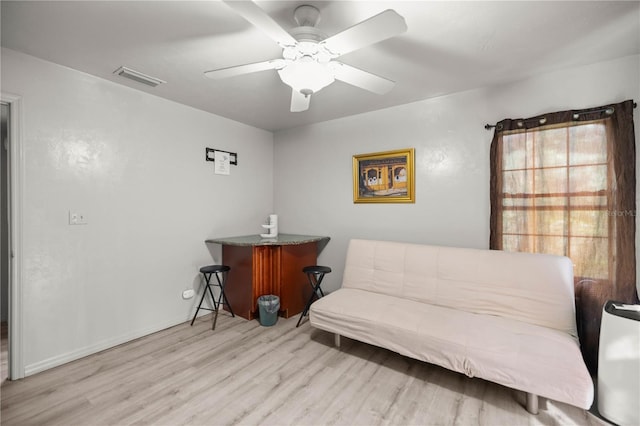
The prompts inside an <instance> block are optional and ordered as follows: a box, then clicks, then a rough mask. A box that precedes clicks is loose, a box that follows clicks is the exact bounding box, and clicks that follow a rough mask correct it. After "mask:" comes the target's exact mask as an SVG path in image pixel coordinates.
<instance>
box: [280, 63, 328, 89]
mask: <svg viewBox="0 0 640 426" xmlns="http://www.w3.org/2000/svg"><path fill="white" fill-rule="evenodd" d="M278 74H280V79H282V81H283V82H284V83H285V84H286V85H288V86H291V88H292V89H294V90H297V91H298V92H300V93H302V94H304V95H306V96H308V95H310V94H313V93H316V92H318V91H319V90H321V89H323V88H325V87H327V86H328V85H330V84H331V83H333V82H334V81H335V77H334V74H333V71H332V70H331V68H330V67H329V66H328V64H323V63H319V62H317V61H316V60H314V59H313V58H311V57H309V56H303V57H302V58H299V59H297V60H295V61H293V62H291V63H290V64H289V65H287V66H286V67H284V68H282V69H280V70H278Z"/></svg>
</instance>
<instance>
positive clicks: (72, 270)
mask: <svg viewBox="0 0 640 426" xmlns="http://www.w3.org/2000/svg"><path fill="white" fill-rule="evenodd" d="M1 71H2V91H3V92H8V93H12V94H16V95H19V96H22V101H23V117H22V123H23V140H22V144H23V146H22V148H23V151H24V168H23V172H24V193H23V197H24V212H23V213H24V216H23V240H24V241H23V265H24V275H23V283H22V284H23V290H22V291H23V297H24V306H23V318H24V327H23V329H24V356H25V366H26V374H30V373H33V372H36V371H39V370H42V369H44V368H48V367H51V366H53V365H57V364H60V363H62V362H65V361H68V360H70V359H73V358H77V357H79V356H82V355H85V354H88V353H91V352H94V351H96V350H99V349H102V348H105V347H108V346H111V345H114V344H117V343H121V342H123V341H126V340H129V339H131V338H135V337H138V336H141V335H144V334H147V333H149V332H153V331H157V330H159V329H162V328H165V327H168V326H171V325H174V324H177V323H180V322H184V321H186V320H188V319H189V318H190V317H191V315H193V312H194V311H195V306H197V301H198V299H197V297H196V298H194V299H191V300H186V301H185V300H182V298H181V294H182V291H183V290H184V289H187V288H198V287H199V277H198V268H199V267H200V266H202V265H205V264H209V263H212V262H213V261H220V258H219V255H220V250H219V248H218V249H215V248H214V249H212V250H211V251H210V249H209V248H207V247H206V246H205V244H204V240H205V239H206V238H209V237H213V236H230V235H237V234H249V233H257V232H258V231H259V230H260V228H259V224H260V223H263V221H264V218H265V217H266V216H267V215H268V214H269V213H271V212H272V210H273V164H272V158H273V135H272V134H271V133H270V132H266V131H262V130H258V129H255V128H252V127H250V126H246V125H242V124H239V123H237V122H233V121H230V120H227V119H224V118H221V117H218V116H214V115H211V114H208V113H205V112H202V111H199V110H195V109H193V108H190V107H186V106H183V105H180V104H177V103H174V102H171V101H167V100H164V99H161V98H158V97H155V96H151V95H148V94H145V93H143V92H140V91H136V90H133V89H131V88H127V87H124V86H121V85H117V84H114V83H112V82H108V81H106V80H102V79H98V78H95V77H93V76H90V75H87V74H84V73H81V72H77V71H74V70H71V69H68V68H65V67H61V66H58V65H55V64H52V63H50V62H46V61H42V60H39V59H36V58H34V57H31V56H27V55H24V54H21V53H18V52H14V51H11V50H7V49H2V70H1ZM205 147H211V148H218V149H223V150H227V151H233V152H237V153H238V162H239V165H238V166H237V167H236V166H232V168H231V175H230V176H221V175H215V174H214V173H213V163H212V162H205ZM69 210H77V211H79V212H81V213H84V214H86V216H87V218H88V222H89V223H88V225H84V226H70V225H69V224H68V212H69ZM212 254H213V255H214V256H213V257H214V259H212ZM194 305H195V306H194Z"/></svg>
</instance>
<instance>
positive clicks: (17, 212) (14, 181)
mask: <svg viewBox="0 0 640 426" xmlns="http://www.w3.org/2000/svg"><path fill="white" fill-rule="evenodd" d="M0 101H2V103H6V104H9V135H8V141H9V156H8V163H9V182H8V184H9V187H8V190H9V194H8V197H7V198H8V204H9V211H8V216H9V340H8V343H9V350H8V355H9V362H8V369H9V379H10V380H17V379H22V378H23V377H24V370H25V369H24V345H23V321H22V288H23V287H22V277H23V275H24V271H23V263H22V212H23V204H22V203H23V184H24V170H25V168H24V148H23V143H22V137H23V129H22V97H20V96H18V95H14V94H11V93H7V92H0Z"/></svg>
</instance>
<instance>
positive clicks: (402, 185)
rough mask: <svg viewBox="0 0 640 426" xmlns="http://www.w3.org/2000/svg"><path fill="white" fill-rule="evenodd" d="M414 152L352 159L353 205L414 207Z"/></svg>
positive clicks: (410, 149) (399, 152)
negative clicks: (373, 204)
mask: <svg viewBox="0 0 640 426" xmlns="http://www.w3.org/2000/svg"><path fill="white" fill-rule="evenodd" d="M413 157H414V149H413V148H408V149H401V150H396V151H385V152H375V153H372V154H360V155H354V156H353V202H354V203H414V202H415V176H414V158H413Z"/></svg>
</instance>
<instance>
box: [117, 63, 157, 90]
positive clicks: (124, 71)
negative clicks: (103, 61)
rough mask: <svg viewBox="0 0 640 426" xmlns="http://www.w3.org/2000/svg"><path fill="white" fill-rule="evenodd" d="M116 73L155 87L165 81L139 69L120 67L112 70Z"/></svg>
mask: <svg viewBox="0 0 640 426" xmlns="http://www.w3.org/2000/svg"><path fill="white" fill-rule="evenodd" d="M113 73H114V74H116V75H119V76H121V77H125V78H128V79H129V80H133V81H137V82H138V83H142V84H146V85H147V86H151V87H156V86H157V85H159V84H163V83H166V81H164V80H160V79H159V78H155V77H151V76H149V75H146V74H143V73H141V72H139V71H136V70H132V69H131V68H127V67H120V68H118V69H117V70H115V71H114V72H113Z"/></svg>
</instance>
